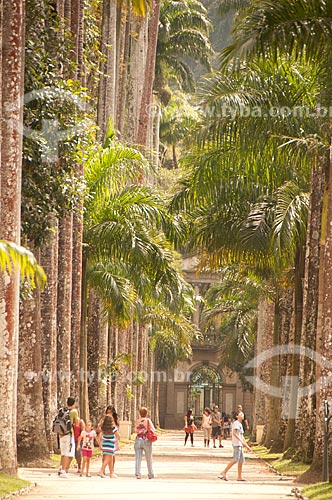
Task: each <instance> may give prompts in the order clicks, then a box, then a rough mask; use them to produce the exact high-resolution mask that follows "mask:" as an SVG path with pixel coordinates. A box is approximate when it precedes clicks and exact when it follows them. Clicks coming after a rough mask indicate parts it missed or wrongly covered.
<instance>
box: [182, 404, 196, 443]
mask: <svg viewBox="0 0 332 500" xmlns="http://www.w3.org/2000/svg"><path fill="white" fill-rule="evenodd" d="M194 420H195V419H194V415H193V411H192V409H191V408H190V409H189V410H188V411H187V413H186V415H185V416H184V432H185V433H186V434H185V438H184V446H186V444H187V441H188V437H189V436H190V442H191V446H194V432H195V430H197V427H196V425H195V421H194Z"/></svg>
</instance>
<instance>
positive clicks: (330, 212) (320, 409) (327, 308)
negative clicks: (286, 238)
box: [311, 148, 332, 472]
mask: <svg viewBox="0 0 332 500" xmlns="http://www.w3.org/2000/svg"><path fill="white" fill-rule="evenodd" d="M327 179H328V181H327V183H326V190H325V200H326V203H325V207H326V210H324V208H323V217H322V219H323V224H322V241H321V246H322V252H323V258H322V260H321V268H322V273H321V274H320V283H319V289H320V290H319V304H318V308H319V309H318V313H320V312H321V314H320V316H321V322H320V323H319V324H318V328H317V333H318V334H317V353H318V355H321V356H324V362H321V363H317V366H316V370H317V377H318V378H317V379H319V376H320V381H321V382H320V384H319V387H318V390H317V398H316V434H315V449H314V458H313V463H312V467H311V469H312V471H313V472H314V471H315V470H322V450H323V432H324V400H327V401H328V402H329V403H330V402H331V399H332V386H331V384H330V383H328V380H330V378H331V376H332V372H331V368H330V367H331V363H332V348H331V346H332V310H331V301H332V187H331V180H332V158H331V148H330V157H329V163H328V169H327ZM325 200H324V201H325ZM325 213H326V217H325ZM331 458H332V457H331V448H330V450H329V460H330V461H331Z"/></svg>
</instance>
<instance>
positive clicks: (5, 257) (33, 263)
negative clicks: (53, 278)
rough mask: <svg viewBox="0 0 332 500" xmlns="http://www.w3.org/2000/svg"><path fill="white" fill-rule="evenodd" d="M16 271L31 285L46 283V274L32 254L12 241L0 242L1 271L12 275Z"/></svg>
mask: <svg viewBox="0 0 332 500" xmlns="http://www.w3.org/2000/svg"><path fill="white" fill-rule="evenodd" d="M16 269H19V270H20V274H21V277H22V278H24V279H26V280H27V281H28V282H29V283H30V284H31V285H34V283H35V280H37V282H38V283H40V284H42V283H45V281H46V276H45V273H44V271H43V269H42V268H41V267H40V266H39V265H38V264H37V260H36V258H35V257H34V255H33V254H32V252H30V251H29V250H28V249H26V248H24V247H22V246H20V245H17V244H16V243H13V242H12V241H6V240H0V270H1V271H3V272H4V271H8V272H9V273H12V272H13V271H14V270H16Z"/></svg>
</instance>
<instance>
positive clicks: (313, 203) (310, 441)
mask: <svg viewBox="0 0 332 500" xmlns="http://www.w3.org/2000/svg"><path fill="white" fill-rule="evenodd" d="M322 163H323V162H322V159H320V158H319V157H318V155H317V156H315V157H314V159H313V164H312V168H311V180H310V186H311V188H310V193H311V194H310V208H309V222H308V230H307V245H306V269H305V276H304V299H303V303H304V307H303V318H304V319H303V325H302V340H301V347H304V348H308V349H311V351H312V352H313V353H315V351H316V336H317V318H318V293H317V291H318V290H319V273H320V271H319V270H320V261H321V259H320V252H321V245H320V235H321V230H322V205H323V198H324V184H325V182H324V175H325V174H324V171H323V168H322ZM315 382H316V364H315V355H313V356H312V357H310V356H303V357H302V359H301V367H300V388H301V390H302V391H304V390H306V388H309V387H312V389H311V390H310V391H309V392H308V393H307V392H306V393H304V394H303V396H302V399H301V401H300V406H299V413H300V415H301V419H300V420H299V422H298V425H297V429H296V448H297V449H298V450H299V453H300V458H301V459H302V460H303V461H304V462H309V461H311V460H312V458H313V454H314V446H315V428H316V390H315V387H314V385H313V384H315ZM303 478H305V474H304V476H303Z"/></svg>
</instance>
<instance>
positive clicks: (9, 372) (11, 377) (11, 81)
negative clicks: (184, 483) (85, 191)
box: [0, 0, 25, 474]
mask: <svg viewBox="0 0 332 500" xmlns="http://www.w3.org/2000/svg"><path fill="white" fill-rule="evenodd" d="M1 7H2V9H1V13H2V17H1V21H2V24H1V30H0V31H1V39H2V44H1V49H0V51H1V54H2V57H1V60H2V67H1V72H2V76H1V81H2V86H1V89H2V91H1V139H2V143H1V173H0V183H1V188H0V192H1V207H0V238H4V239H8V240H11V241H13V242H16V243H20V226H21V214H20V206H21V174H22V136H21V134H20V132H19V131H20V130H21V129H22V123H23V114H22V113H23V110H22V106H21V105H20V102H21V97H22V95H23V79H24V77H23V69H24V38H25V35H24V22H25V2H24V0H2V4H1ZM18 329H19V272H18V271H14V272H13V273H12V274H11V275H10V276H9V275H7V274H3V275H2V276H1V278H0V346H1V347H0V366H1V370H0V403H1V410H2V415H3V421H2V436H1V440H2V443H4V445H3V446H0V468H1V470H2V471H3V472H7V473H10V474H15V473H16V464H17V459H16V421H17V419H16V415H17V363H18Z"/></svg>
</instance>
